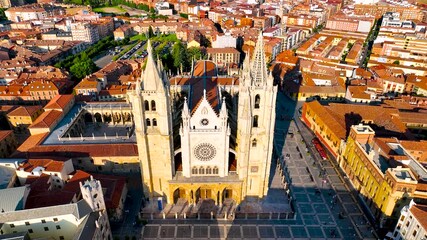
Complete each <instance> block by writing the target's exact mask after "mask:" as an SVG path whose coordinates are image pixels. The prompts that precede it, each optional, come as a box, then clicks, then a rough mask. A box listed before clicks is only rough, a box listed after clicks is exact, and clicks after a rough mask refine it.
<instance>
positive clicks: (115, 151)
mask: <svg viewBox="0 0 427 240" xmlns="http://www.w3.org/2000/svg"><path fill="white" fill-rule="evenodd" d="M28 154H29V156H31V157H37V156H43V157H48V156H49V157H71V156H73V157H89V156H90V157H105V156H112V157H118V156H126V157H128V156H138V148H137V146H136V144H129V143H122V144H102V145H101V144H82V145H79V144H77V145H38V146H35V147H33V148H31V149H29V150H28Z"/></svg>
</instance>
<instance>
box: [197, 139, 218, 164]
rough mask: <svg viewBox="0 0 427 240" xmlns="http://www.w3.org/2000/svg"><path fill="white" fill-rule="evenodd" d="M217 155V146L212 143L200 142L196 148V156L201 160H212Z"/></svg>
mask: <svg viewBox="0 0 427 240" xmlns="http://www.w3.org/2000/svg"><path fill="white" fill-rule="evenodd" d="M215 155H216V149H215V147H214V146H213V145H212V144H210V143H200V144H199V145H197V146H196V147H195V148H194V156H196V158H197V159H198V160H199V161H210V160H212V159H213V158H214V157H215Z"/></svg>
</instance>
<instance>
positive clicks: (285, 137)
mask: <svg viewBox="0 0 427 240" xmlns="http://www.w3.org/2000/svg"><path fill="white" fill-rule="evenodd" d="M296 110H297V109H296V107H295V103H294V102H292V101H290V100H289V99H288V98H286V97H285V96H284V95H283V94H282V93H279V94H278V104H277V119H276V129H275V139H274V144H275V148H276V149H279V150H280V149H281V151H280V152H276V155H283V156H284V157H283V158H279V162H282V168H279V167H276V166H275V164H272V167H273V168H274V169H272V174H273V172H274V175H273V177H272V182H271V184H272V186H274V188H275V191H276V192H275V193H274V194H272V195H275V196H279V195H281V196H284V197H283V198H287V197H286V195H288V197H289V200H291V201H292V205H293V207H294V209H295V212H296V218H295V219H294V220H265V219H263V220H256V219H253V220H234V221H221V220H154V221H150V223H149V224H148V225H146V226H145V227H144V229H143V231H142V237H143V238H144V239H375V238H374V235H373V234H372V233H371V227H370V226H369V223H368V221H367V219H366V217H365V216H364V214H363V212H362V211H361V209H360V207H359V206H358V204H357V201H356V200H355V199H354V197H353V196H352V195H351V194H350V193H349V189H350V188H349V187H348V186H347V184H348V183H344V182H345V181H344V180H345V179H344V178H343V177H341V173H340V172H339V171H338V170H337V169H336V168H335V166H334V165H333V164H331V162H329V161H324V160H320V156H318V154H317V152H315V150H314V148H312V146H310V144H309V145H308V146H306V145H305V142H303V141H302V140H303V136H304V138H306V139H310V140H311V139H312V138H313V137H312V136H311V135H310V134H311V133H310V131H309V130H307V129H303V126H302V125H301V123H300V122H298V119H297V120H296V121H297V124H298V126H299V127H300V128H301V129H302V130H301V134H302V135H303V136H302V135H301V134H300V132H298V128H297V125H296V124H295V122H294V121H290V119H291V118H292V116H294V114H295V116H297V115H298V111H296ZM292 133H293V134H292ZM306 142H309V140H308V141H306ZM297 148H298V149H297ZM279 150H277V151H279ZM313 150H314V151H313ZM287 154H289V155H288V156H289V157H286V156H287ZM276 161H277V159H276ZM276 161H275V162H276ZM282 169H283V170H282ZM323 173H325V174H323ZM286 178H287V179H289V180H290V181H289V182H290V184H283V183H284V182H286V181H285V179H286ZM343 181H344V182H343ZM285 186H286V187H287V189H289V191H287V194H286V193H285V194H283V191H284V190H282V191H280V190H279V189H280V187H285ZM276 194H277V195H276ZM267 198H270V199H271V201H279V202H280V201H287V199H278V197H269V196H267Z"/></svg>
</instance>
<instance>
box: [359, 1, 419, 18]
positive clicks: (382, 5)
mask: <svg viewBox="0 0 427 240" xmlns="http://www.w3.org/2000/svg"><path fill="white" fill-rule="evenodd" d="M387 12H398V13H399V14H400V18H401V19H402V20H408V19H417V20H419V21H421V20H422V19H423V13H422V11H421V9H420V8H417V7H416V6H414V5H410V4H408V5H406V6H405V5H397V4H392V3H390V2H388V3H386V2H378V3H376V4H355V5H354V13H355V14H356V15H370V16H375V17H377V18H380V17H381V16H383V15H384V14H385V13H387Z"/></svg>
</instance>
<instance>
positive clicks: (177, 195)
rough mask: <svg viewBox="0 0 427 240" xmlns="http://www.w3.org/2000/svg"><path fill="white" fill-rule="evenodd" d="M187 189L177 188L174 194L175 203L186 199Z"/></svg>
mask: <svg viewBox="0 0 427 240" xmlns="http://www.w3.org/2000/svg"><path fill="white" fill-rule="evenodd" d="M186 197H187V196H186V194H185V189H183V188H177V189H176V190H175V191H174V192H173V203H175V204H176V203H177V202H178V200H179V199H180V198H183V199H186Z"/></svg>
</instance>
